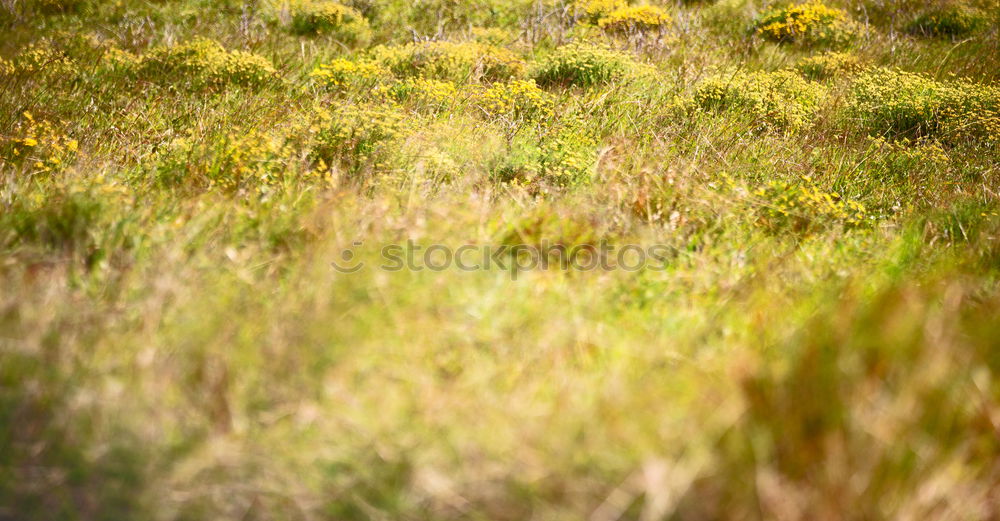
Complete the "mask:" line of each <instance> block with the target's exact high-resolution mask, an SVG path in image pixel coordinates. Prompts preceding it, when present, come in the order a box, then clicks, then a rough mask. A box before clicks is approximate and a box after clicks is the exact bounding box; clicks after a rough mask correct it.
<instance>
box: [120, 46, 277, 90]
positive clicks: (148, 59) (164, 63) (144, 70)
mask: <svg viewBox="0 0 1000 521" xmlns="http://www.w3.org/2000/svg"><path fill="white" fill-rule="evenodd" d="M118 59H119V60H121V61H120V62H119V63H120V64H124V67H125V68H126V69H128V68H132V67H130V65H129V58H127V57H126V58H122V57H121V56H120V55H119V57H118ZM134 67H135V71H134V72H135V74H137V75H138V76H139V77H140V78H143V79H146V80H149V81H154V82H174V81H177V80H180V81H181V82H183V83H186V84H187V85H189V86H191V87H208V88H221V87H225V86H227V85H240V86H245V87H260V86H263V85H264V84H267V83H269V82H271V81H273V80H274V79H275V78H276V76H277V72H276V71H275V70H274V67H273V66H272V65H271V62H270V61H269V60H268V59H266V58H264V57H262V56H258V55H256V54H252V53H249V52H243V51H227V50H226V49H225V48H223V47H222V45H220V44H219V43H218V42H216V41H214V40H209V39H207V38H196V39H194V40H191V41H189V42H187V43H184V44H180V45H174V46H163V47H157V48H155V49H153V50H151V51H150V52H149V53H147V54H146V55H144V56H142V57H140V58H138V59H137V60H136V63H135V64H134Z"/></svg>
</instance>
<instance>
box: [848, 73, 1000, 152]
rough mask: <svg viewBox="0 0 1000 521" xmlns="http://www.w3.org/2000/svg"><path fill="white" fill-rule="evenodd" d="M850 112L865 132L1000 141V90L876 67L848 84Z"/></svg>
mask: <svg viewBox="0 0 1000 521" xmlns="http://www.w3.org/2000/svg"><path fill="white" fill-rule="evenodd" d="M849 106H850V109H851V111H852V113H853V114H854V115H855V116H856V117H857V118H858V119H859V121H860V122H861V123H862V125H864V126H865V127H866V128H867V129H868V130H869V131H870V132H873V133H876V134H886V133H889V134H901V135H910V136H924V135H936V136H940V137H941V139H943V140H946V141H956V140H968V139H972V140H983V141H987V142H997V141H1000V88H998V87H993V86H987V85H979V84H975V83H971V82H968V81H953V82H939V81H935V80H933V79H931V78H929V77H927V76H925V75H921V74H914V73H908V72H903V71H899V70H893V69H885V68H876V69H872V70H869V71H866V72H865V73H863V74H861V75H860V76H859V77H857V78H856V79H855V81H854V82H853V86H852V90H851V98H850V103H849Z"/></svg>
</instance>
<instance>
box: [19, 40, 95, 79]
mask: <svg viewBox="0 0 1000 521" xmlns="http://www.w3.org/2000/svg"><path fill="white" fill-rule="evenodd" d="M76 69H77V67H76V65H74V63H73V61H72V60H70V59H69V57H67V56H66V54H65V53H64V52H62V51H60V50H58V49H56V47H55V46H54V45H53V44H52V42H50V41H49V40H42V41H40V42H37V43H34V44H32V45H30V46H28V47H27V48H25V49H24V50H23V51H21V52H20V53H18V54H17V55H16V56H14V58H13V59H12V60H11V61H9V62H4V61H3V60H0V73H2V74H4V75H21V74H42V75H45V76H47V77H51V78H56V77H64V78H65V77H70V76H74V75H75V73H76Z"/></svg>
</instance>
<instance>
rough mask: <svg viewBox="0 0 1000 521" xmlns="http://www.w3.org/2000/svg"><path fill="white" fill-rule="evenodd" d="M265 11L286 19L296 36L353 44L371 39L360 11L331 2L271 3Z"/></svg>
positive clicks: (272, 0)
mask: <svg viewBox="0 0 1000 521" xmlns="http://www.w3.org/2000/svg"><path fill="white" fill-rule="evenodd" d="M265 10H266V12H268V13H271V18H273V19H278V20H281V19H285V20H286V25H287V27H288V29H289V30H290V31H292V32H293V33H296V34H309V35H317V34H330V35H332V36H333V37H335V38H337V39H339V40H342V41H344V42H347V43H352V44H353V43H364V42H367V41H368V40H369V39H370V38H371V28H370V27H369V25H368V20H367V19H365V17H364V16H363V15H362V14H361V12H360V11H358V10H357V9H354V8H353V7H348V6H346V5H343V4H341V3H338V2H335V1H332V0H270V1H269V2H267V3H266V4H265Z"/></svg>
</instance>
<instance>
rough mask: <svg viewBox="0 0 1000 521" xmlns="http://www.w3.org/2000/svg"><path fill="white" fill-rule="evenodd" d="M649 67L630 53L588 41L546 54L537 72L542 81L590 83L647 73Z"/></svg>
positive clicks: (585, 85)
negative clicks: (588, 42)
mask: <svg viewBox="0 0 1000 521" xmlns="http://www.w3.org/2000/svg"><path fill="white" fill-rule="evenodd" d="M649 72H650V67H648V66H646V65H643V64H641V63H639V62H637V61H636V60H635V59H634V58H633V57H632V56H631V55H629V54H625V53H622V52H619V51H616V50H614V49H611V48H608V47H604V46H599V45H592V44H586V43H572V44H569V45H564V46H562V47H559V48H558V49H556V50H555V51H553V52H552V53H551V54H549V55H548V56H546V57H545V58H544V59H543V60H542V61H541V63H540V64H539V65H538V67H537V68H536V70H535V72H534V78H535V80H536V81H538V83H539V85H543V86H548V85H561V86H570V85H575V86H580V87H591V86H595V85H603V84H606V83H611V82H614V81H622V80H628V79H632V78H636V77H640V76H642V75H643V74H648V73H649Z"/></svg>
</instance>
